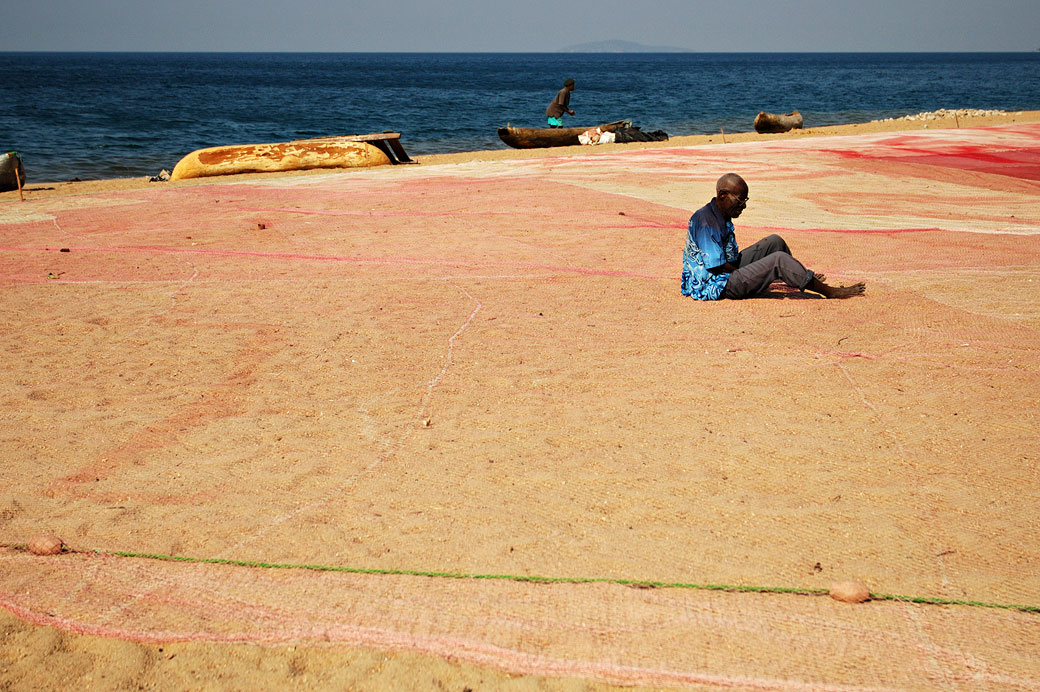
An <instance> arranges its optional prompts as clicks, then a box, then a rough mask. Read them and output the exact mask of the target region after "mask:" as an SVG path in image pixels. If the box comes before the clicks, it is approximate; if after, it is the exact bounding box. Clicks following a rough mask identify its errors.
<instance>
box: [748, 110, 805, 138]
mask: <svg viewBox="0 0 1040 692" xmlns="http://www.w3.org/2000/svg"><path fill="white" fill-rule="evenodd" d="M800 129H802V114H801V113H799V112H798V111H794V112H793V113H783V114H780V113H766V112H765V111H759V113H758V115H756V116H755V132H759V133H762V134H765V133H772V132H787V131H788V130H800Z"/></svg>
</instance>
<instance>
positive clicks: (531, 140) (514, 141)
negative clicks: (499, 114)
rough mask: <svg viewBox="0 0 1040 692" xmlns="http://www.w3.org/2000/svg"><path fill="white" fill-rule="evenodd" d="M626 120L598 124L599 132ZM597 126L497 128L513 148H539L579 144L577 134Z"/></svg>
mask: <svg viewBox="0 0 1040 692" xmlns="http://www.w3.org/2000/svg"><path fill="white" fill-rule="evenodd" d="M630 124H631V123H630V122H628V121H627V120H618V121H616V122H612V123H605V124H603V125H599V126H598V127H599V129H600V131H601V132H613V131H614V130H616V129H617V128H619V127H621V126H622V125H630ZM595 127H597V126H596V125H593V126H592V127H512V126H510V125H508V124H507V125H506V126H505V127H500V128H498V138H499V139H501V140H502V141H503V142H505V143H506V144H508V145H509V146H511V147H513V148H514V149H541V148H543V147H567V146H570V145H572V144H580V142H579V141H578V135H580V134H581V133H582V132H585V131H586V130H590V129H594V128H595Z"/></svg>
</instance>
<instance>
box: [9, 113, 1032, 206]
mask: <svg viewBox="0 0 1040 692" xmlns="http://www.w3.org/2000/svg"><path fill="white" fill-rule="evenodd" d="M1027 122H1040V110H1038V111H1015V112H1007V111H1001V110H993V109H986V110H983V109H939V110H935V111H927V112H922V113H916V114H909V115H906V116H902V117H899V118H886V119H883V120H872V121H869V122H864V123H848V124H844V125H827V126H821V127H810V128H805V129H800V130H790V131H788V132H784V133H777V134H760V133H757V132H753V131H752V132H725V131H720V132H719V133H717V134H702V135H686V136H679V137H672V138H670V139H669V140H667V141H664V142H632V143H626V144H603V145H596V146H570V147H553V148H549V149H487V150H476V151H464V152H453V153H446V154H431V155H425V156H417V157H414V158H416V159H417V162H418V163H419V164H425V165H427V166H430V165H443V164H464V163H470V162H479V161H497V160H508V159H521V158H547V157H560V156H568V157H570V156H581V155H585V154H595V153H598V152H612V153H617V152H621V151H626V150H633V149H643V148H669V147H690V146H713V145H723V144H731V143H738V142H755V141H769V140H783V139H792V138H803V137H825V136H843V135H863V134H874V133H880V132H901V131H913V130H921V129H934V130H946V129H958V128H972V127H976V128H977V127H995V126H1001V125H1013V124H1016V123H1027ZM403 143H404V145H405V147H406V148H407V145H408V143H407V140H403ZM185 153H188V152H185ZM357 170H360V169H349V168H348V169H345V168H316V169H309V170H296V171H284V172H276V173H244V174H238V175H230V176H214V177H207V178H194V179H187V180H178V181H157V180H154V179H153V178H154V176H134V177H125V178H103V179H95V180H91V179H87V180H75V179H74V180H68V181H57V180H55V181H44V180H34V179H33V177H32V172H31V170H30V171H29V172H28V182H27V183H26V185H25V187H24V190H23V195H24V197H25V199H26V200H30V199H34V198H41V197H51V196H62V195H75V194H89V193H93V192H108V191H116V190H132V189H139V188H144V187H149V186H154V185H174V186H177V185H199V184H213V183H218V182H231V181H244V180H251V179H256V178H272V177H283V176H299V175H315V174H326V175H327V174H330V173H337V172H340V173H341V172H348V171H357ZM156 173H158V171H156ZM12 199H13V200H18V199H19V194H18V192H17V191H8V192H0V203H3V202H8V201H11V200H12Z"/></svg>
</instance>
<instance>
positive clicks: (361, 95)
mask: <svg viewBox="0 0 1040 692" xmlns="http://www.w3.org/2000/svg"><path fill="white" fill-rule="evenodd" d="M566 77H573V78H574V79H575V80H576V82H577V89H576V90H575V92H574V94H573V95H572V98H571V107H572V108H573V109H574V110H575V111H576V113H577V115H576V116H575V117H574V118H571V119H569V120H568V124H574V125H592V124H596V123H599V122H604V121H611V120H619V119H626V120H631V121H633V122H634V123H635V124H636V125H639V126H640V127H642V128H643V129H644V130H658V129H661V130H665V131H666V132H668V134H670V135H672V136H679V135H688V134H700V133H708V132H718V131H719V128H725V129H726V131H727V132H737V131H748V130H751V129H752V122H753V121H754V117H755V115H756V114H757V113H758V112H759V111H760V110H766V111H771V112H787V111H790V110H793V109H796V108H797V109H799V110H800V111H801V113H802V115H803V116H804V118H805V124H806V127H812V126H820V125H830V124H838V123H849V122H865V121H868V120H872V119H876V118H885V117H898V116H902V115H908V114H912V113H918V112H921V111H931V110H936V109H939V108H948V109H949V108H983V109H1003V110H1008V111H1015V110H1040V53H970V54H968V53H942V54H934V53H867V54H863V53H859V54H855V53H849V54H832V53H824V54H820V53H817V54H799V53H772V54H768V53H729V54H726V53H667V54H665V53H660V54H613V53H611V54H600V53H590V54H547V53H538V54H506V53H494V54H473V53H457V54H449V53H435V54H421V53H342V54H324V53H266V54H264V53H0V104H2V105H0V151H7V150H12V149H13V150H17V151H19V152H20V153H21V155H22V157H23V160H24V162H25V166H26V170H27V174H28V176H29V180H30V182H32V181H61V180H68V179H72V178H80V179H97V178H115V177H130V176H141V175H154V174H156V173H157V172H158V171H159V170H160V169H162V168H167V169H172V168H173V166H174V164H176V162H177V161H178V160H179V159H180V158H181V156H183V155H184V154H186V153H188V152H190V151H192V150H194V149H198V148H201V147H207V146H216V145H221V144H244V143H254V142H279V141H287V140H290V139H298V138H305V137H321V136H329V135H336V134H359V133H366V132H380V131H383V130H395V131H400V132H402V133H403V136H402V142H403V143H404V145H405V147H406V149H407V150H408V152H409V153H410V154H412V155H413V156H421V155H423V154H435V153H448V152H456V151H472V150H477V149H499V148H503V147H505V145H504V144H502V143H501V142H500V141H499V140H498V137H497V135H496V129H497V128H498V127H500V126H502V125H504V124H506V123H507V122H511V123H512V124H514V125H521V126H534V127H540V126H543V125H544V121H545V118H544V112H545V106H546V105H547V104H548V102H549V101H550V99H551V98H552V96H553V95H554V94H555V93H556V91H557V90H558V89H559V88H560V87H561V86H562V82H563V80H564V79H565V78H566Z"/></svg>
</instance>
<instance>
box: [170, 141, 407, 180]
mask: <svg viewBox="0 0 1040 692" xmlns="http://www.w3.org/2000/svg"><path fill="white" fill-rule="evenodd" d="M400 137H401V134H400V133H399V132H384V133H381V134H372V135H345V136H342V137H319V138H317V139H297V140H294V141H292V142H276V143H274V144H232V145H228V146H221V147H209V148H206V149H198V150H196V151H193V152H191V153H190V154H188V155H187V156H185V157H184V158H183V159H181V160H180V161H179V162H178V163H177V165H176V166H175V167H174V169H173V173H172V174H171V175H170V179H171V180H182V179H184V178H202V177H206V176H211V175H233V174H236V173H267V172H274V171H296V170H307V169H311V168H365V167H368V166H383V165H388V164H391V163H411V162H412V161H411V159H409V158H408V155H407V154H405V153H404V149H403V148H402V147H401V143H400ZM398 151H399V153H398V154H397V156H396V157H395V156H394V154H395V153H396V152H398ZM395 158H396V160H395Z"/></svg>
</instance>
